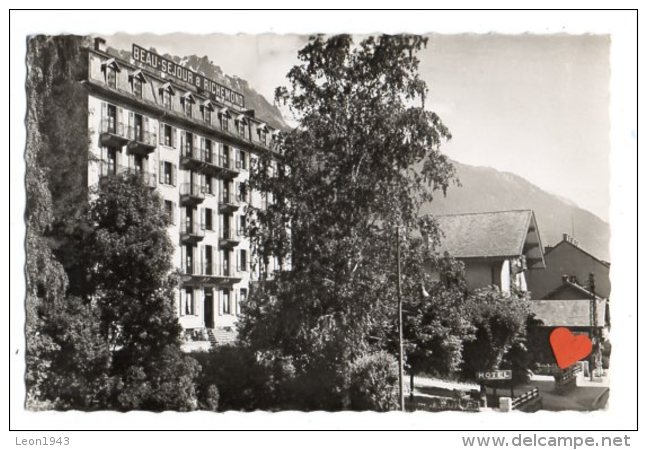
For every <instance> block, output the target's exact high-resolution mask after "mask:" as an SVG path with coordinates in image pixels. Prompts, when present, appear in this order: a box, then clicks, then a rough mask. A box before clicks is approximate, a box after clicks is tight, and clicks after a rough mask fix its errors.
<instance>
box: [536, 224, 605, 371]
mask: <svg viewBox="0 0 647 450" xmlns="http://www.w3.org/2000/svg"><path fill="white" fill-rule="evenodd" d="M545 259H546V269H545V270H531V271H529V273H528V286H529V288H530V290H531V291H532V292H533V298H534V299H535V300H534V301H533V302H532V304H531V307H532V311H533V313H534V314H535V318H536V319H538V320H539V321H540V323H541V325H540V326H539V329H537V330H535V331H534V332H533V333H532V334H533V336H532V337H531V339H532V347H533V353H534V354H535V355H536V358H537V360H538V361H541V362H547V363H550V362H553V361H554V359H553V357H552V353H551V350H550V347H549V345H548V339H549V336H550V333H551V332H552V330H553V329H555V328H556V327H566V328H568V329H569V330H571V332H573V333H575V334H586V335H588V336H589V337H590V338H591V339H592V340H593V341H594V343H598V344H604V342H605V341H606V340H607V338H608V333H607V331H608V329H609V327H610V312H609V296H610V293H611V283H610V280H609V269H610V264H609V263H608V262H606V261H603V260H601V259H599V258H597V257H595V256H593V255H592V254H590V253H589V252H587V251H586V250H584V249H583V248H582V247H581V246H580V245H579V243H578V242H577V241H576V240H575V239H574V238H572V237H571V236H569V235H568V234H564V235H563V237H562V240H561V241H560V242H558V243H557V245H555V246H553V247H547V248H546V255H545ZM590 274H593V276H594V281H595V292H591V290H590V287H589V286H588V282H589V275H590ZM594 348H595V349H596V351H597V353H596V363H595V364H596V367H598V368H599V367H600V366H601V362H600V359H601V357H602V355H601V353H600V352H601V346H600V345H597V346H595V347H594Z"/></svg>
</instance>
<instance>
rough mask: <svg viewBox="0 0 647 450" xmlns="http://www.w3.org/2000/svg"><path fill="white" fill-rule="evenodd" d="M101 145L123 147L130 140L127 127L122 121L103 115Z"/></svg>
mask: <svg viewBox="0 0 647 450" xmlns="http://www.w3.org/2000/svg"><path fill="white" fill-rule="evenodd" d="M99 131H100V133H101V135H100V140H101V145H105V146H117V147H122V146H123V145H124V144H126V142H127V141H128V137H127V136H126V127H125V126H124V123H123V122H121V121H117V120H114V119H112V118H110V117H103V118H102V119H101V126H100V130H99Z"/></svg>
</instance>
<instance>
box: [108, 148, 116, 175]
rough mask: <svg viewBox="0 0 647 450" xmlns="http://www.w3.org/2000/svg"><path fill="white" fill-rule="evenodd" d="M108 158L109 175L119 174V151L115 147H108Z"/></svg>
mask: <svg viewBox="0 0 647 450" xmlns="http://www.w3.org/2000/svg"><path fill="white" fill-rule="evenodd" d="M107 157H108V169H107V170H108V173H107V175H115V174H116V173H117V149H116V148H114V147H108V151H107Z"/></svg>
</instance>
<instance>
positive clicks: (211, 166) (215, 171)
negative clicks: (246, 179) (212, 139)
mask: <svg viewBox="0 0 647 450" xmlns="http://www.w3.org/2000/svg"><path fill="white" fill-rule="evenodd" d="M203 161H204V163H205V164H204V171H205V173H207V174H209V175H215V176H219V177H222V178H227V179H231V178H235V177H236V175H238V172H239V171H238V169H237V168H236V167H235V164H232V162H231V159H230V158H229V157H228V156H227V155H219V154H217V153H216V152H214V151H213V150H212V151H209V150H204V154H203Z"/></svg>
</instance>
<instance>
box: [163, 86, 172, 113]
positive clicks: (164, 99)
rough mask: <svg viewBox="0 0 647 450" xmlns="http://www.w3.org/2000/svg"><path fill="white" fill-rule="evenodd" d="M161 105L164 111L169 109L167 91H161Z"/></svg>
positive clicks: (168, 94)
mask: <svg viewBox="0 0 647 450" xmlns="http://www.w3.org/2000/svg"><path fill="white" fill-rule="evenodd" d="M162 105H164V108H166V109H171V92H170V91H169V90H168V89H164V90H163V91H162Z"/></svg>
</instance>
